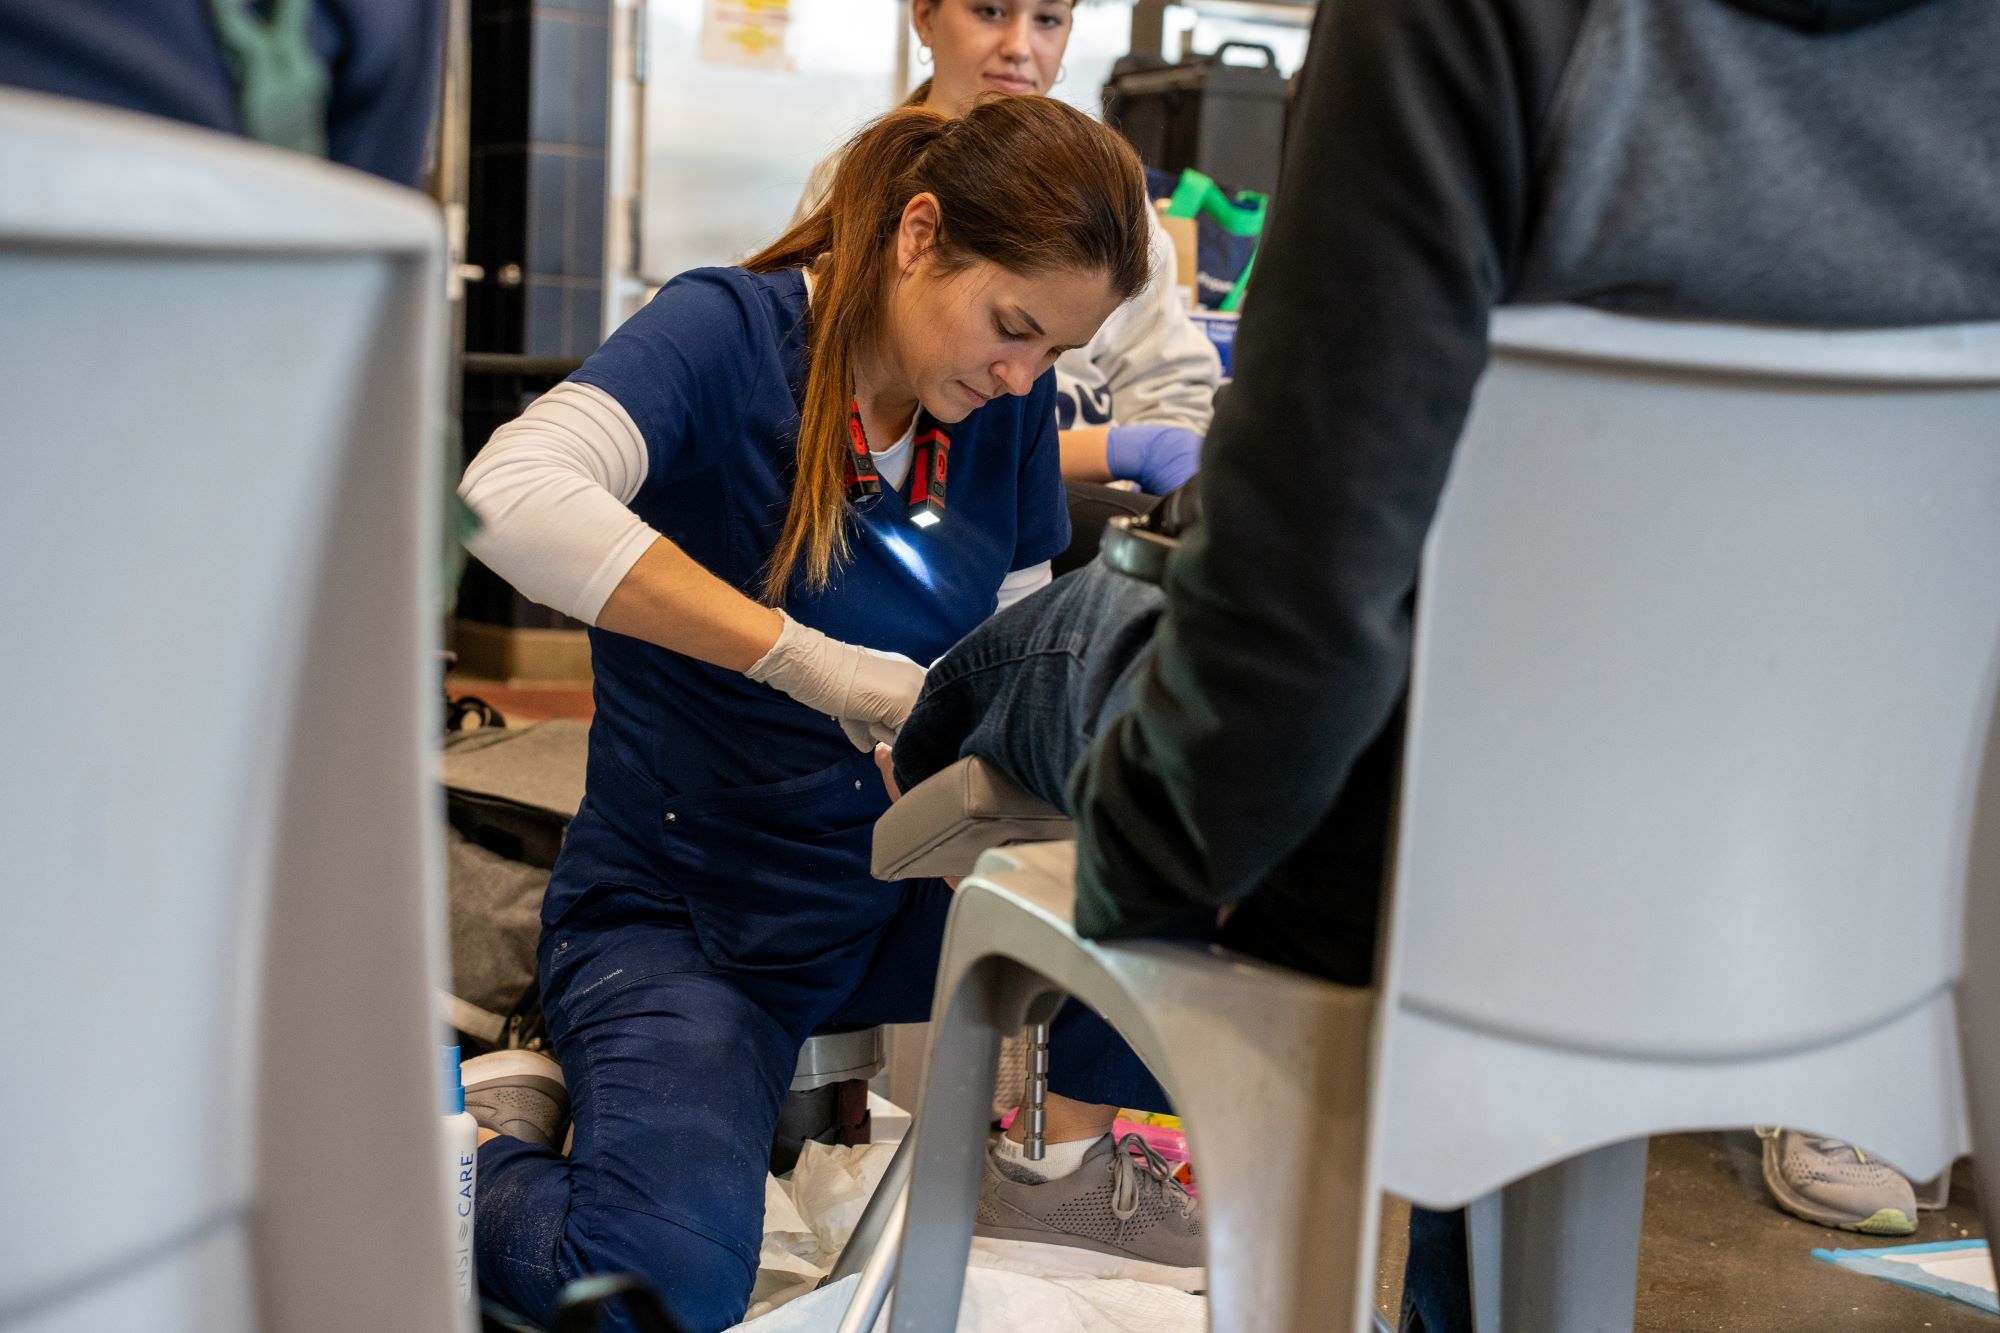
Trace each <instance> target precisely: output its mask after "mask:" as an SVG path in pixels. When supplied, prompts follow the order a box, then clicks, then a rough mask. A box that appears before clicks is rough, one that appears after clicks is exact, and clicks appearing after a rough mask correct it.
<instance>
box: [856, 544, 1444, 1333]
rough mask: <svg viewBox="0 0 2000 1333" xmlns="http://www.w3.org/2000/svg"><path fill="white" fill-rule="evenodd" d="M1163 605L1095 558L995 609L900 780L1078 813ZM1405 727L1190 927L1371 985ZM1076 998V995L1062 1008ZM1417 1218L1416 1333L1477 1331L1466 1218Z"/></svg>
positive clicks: (1085, 1049) (1083, 1053)
mask: <svg viewBox="0 0 2000 1333" xmlns="http://www.w3.org/2000/svg"><path fill="white" fill-rule="evenodd" d="M1163 601H1164V598H1163V595H1162V593H1161V591H1160V590H1159V589H1158V588H1156V587H1153V586H1151V585H1148V584H1145V583H1141V582H1139V581H1137V580H1135V579H1131V578H1127V577H1125V576H1124V575H1121V574H1118V573H1117V572H1115V571H1113V570H1112V569H1110V568H1109V567H1108V566H1106V565H1104V564H1103V563H1102V562H1101V561H1099V562H1097V563H1094V564H1091V565H1088V566H1086V567H1084V568H1083V569H1080V570H1078V571H1077V572H1076V573H1073V574H1070V575H1067V576H1065V577H1063V578H1061V579H1058V580H1057V581H1056V582H1055V583H1054V584H1053V585H1051V586H1050V587H1049V588H1047V589H1045V590H1044V591H1042V592H1040V593H1037V594H1036V595H1035V596H1033V597H1030V598H1027V599H1026V600H1024V601H1022V602H1019V603H1017V604H1015V605H1014V606H1012V607H1010V608H1008V609H1007V610H1006V611H1005V612H1002V613H1001V614H1000V615H996V616H994V617H993V618H992V619H991V620H989V621H987V622H986V623H985V624H984V625H982V626H980V627H979V628H978V629H976V630H974V631H973V632H972V634H970V635H968V636H967V637H966V639H965V640H964V641H963V642H961V643H960V644H959V645H958V646H957V647H956V648H954V649H953V650H952V651H951V652H950V653H948V654H946V656H945V658H944V660H943V661H941V662H939V663H938V664H937V666H936V667H935V668H934V669H933V670H932V672H931V675H930V678H929V680H928V681H927V682H926V683H925V686H924V692H923V695H922V696H921V697H920V698H919V699H918V700H917V705H916V707H915V709H913V710H912V712H911V714H910V720H909V722H908V724H906V725H905V727H904V729H903V733H902V736H901V737H900V738H899V739H898V741H897V744H896V754H895V760H896V775H897V781H898V782H899V783H901V784H902V785H903V786H904V787H905V788H908V787H909V786H910V785H912V784H914V783H915V782H918V781H921V780H922V779H923V778H926V777H928V776H930V775H931V774H932V773H934V772H937V771H938V770H939V769H942V768H944V767H946V766H948V765H950V764H952V763H954V762H956V761H957V760H958V759H960V758H962V757H964V756H966V755H972V754H977V755H979V756H981V757H982V758H985V759H987V760H990V761H991V762H993V763H996V764H998V765H999V766H1000V767H1001V768H1003V769H1005V770H1006V771H1007V772H1008V773H1010V774H1011V775H1012V776H1013V777H1014V778H1015V779H1016V780H1018V781H1020V782H1021V784H1022V785H1023V786H1025V787H1027V788H1028V789H1029V790H1030V791H1032V792H1034V793H1035V794H1036V795H1037V796H1039V797H1041V798H1042V799H1043V800H1045V801H1048V802H1049V803H1050V804H1052V805H1055V806H1057V807H1058V808H1067V803H1066V802H1067V792H1066V787H1067V783H1068V780H1069V775H1070V771H1071V770H1072V769H1073V768H1074V767H1075V765H1076V763H1077V761H1078V760H1079V759H1081V758H1082V756H1083V754H1084V752H1085V751H1086V750H1087V749H1088V748H1089V746H1090V743H1091V741H1092V740H1093V739H1094V738H1095V737H1096V735H1097V734H1098V732H1099V730H1100V729H1101V727H1102V726H1103V724H1104V723H1105V722H1107V721H1108V720H1109V719H1111V718H1112V717H1115V716H1116V715H1117V714H1118V713H1119V712H1121V711H1122V710H1123V709H1124V708H1125V707H1127V706H1128V705H1129V703H1130V700H1131V694H1132V690H1133V688H1134V686H1135V685H1136V683H1137V679H1138V676H1139V673H1140V670H1141V669H1142V668H1143V666H1144V664H1145V661H1146V658H1147V654H1148V652H1149V650H1150V646H1151V641H1152V635H1153V630H1154V627H1155V626H1156V624H1157V623H1158V620H1159V615H1160V610H1161V607H1162V605H1163ZM1401 732H1402V725H1401V717H1400V714H1399V715H1398V716H1397V717H1396V718H1394V719H1392V720H1391V722H1390V724H1389V726H1388V727H1387V728H1386V729H1385V730H1384V733H1383V735H1382V736H1381V737H1379V738H1378V739H1377V741H1376V742H1375V744H1374V745H1372V746H1371V747H1370V748H1369V749H1368V751H1366V752H1365V753H1364V754H1363V756H1362V757H1361V758H1360V759H1359V760H1358V761H1357V762H1356V764H1355V767H1354V770H1353V772H1352V773H1351V775H1350V776H1349V779H1348V782H1347V785H1346V786H1345V787H1344V788H1343V790H1342V792H1341V795H1340V797H1339V799H1338V800H1337V801H1336V802H1335V803H1334V806H1333V808H1332V809H1331V810H1330V811H1329V812H1328V814H1327V817H1326V819H1325V821H1324V823H1322V825H1321V826H1320V827H1319V828H1318V829H1316V830H1315V831H1314V832H1313V833H1312V834H1311V835H1310V836H1309V837H1308V838H1307V840H1306V842H1305V845H1304V846H1303V847H1302V848H1301V850H1300V852H1299V854H1298V855H1297V856H1295V857H1293V858H1292V860H1291V861H1290V862H1289V863H1288V864H1287V865H1286V866H1285V867H1283V868H1282V869H1281V871H1280V872H1279V873H1278V874H1277V875H1276V876H1274V877H1273V880H1272V881H1271V882H1270V883H1269V884H1266V885H1265V886H1263V887H1262V888H1261V889H1260V890H1259V891H1258V892H1257V893H1256V894H1254V895H1252V896H1251V897H1250V898H1249V899H1247V900H1245V901H1244V902H1243V903H1242V904H1240V905H1239V907H1238V909H1237V911H1236V912H1235V914H1234V915H1233V916H1232V917H1231V918H1230V920H1229V922H1228V923H1227V924H1226V925H1225V926H1223V927H1221V928H1220V929H1219V930H1215V929H1214V928H1213V927H1212V926H1210V925H1206V924H1204V923H1201V922H1196V921H1193V920H1190V921H1189V922H1188V923H1187V926H1188V929H1189V930H1190V932H1195V933H1200V932H1203V931H1207V932H1208V933H1213V934H1215V935H1217V936H1218V937H1219V938H1220V939H1221V941H1222V942H1223V943H1225V944H1227V945H1228V946H1230V947H1231V948H1234V949H1238V950H1240V951H1242V952H1244V953H1247V954H1250V955H1252V956H1255V957H1262V958H1268V959H1270V960H1272V961H1274V962H1278V963H1281V964H1283V965H1285V966H1288V967H1293V968H1297V969H1299V970H1302V971H1306V972H1310V973H1312V974H1314V975H1317V976H1323V977H1327V978H1328V979H1330V980H1334V981H1338V982H1342V983H1344V984H1348V985H1366V984H1368V983H1369V982H1370V980H1371V978H1372V974H1373V969H1374V957H1375V948H1376V934H1377V919H1378V913H1379V909H1380V886H1381V884H1382V873H1383V869H1384V861H1385V857H1386V854H1387V833H1388V829H1389V826H1390V807H1391V796H1392V794H1393V792H1394V789H1395V779H1396V769H1397V757H1398V748H1399V746H1398V742H1399V738H1400V736H1401ZM1075 1009H1077V1006H1075V1005H1073V1004H1072V1005H1070V1006H1067V1007H1066V1009H1065V1016H1066V1017H1067V1015H1068V1012H1069V1011H1070V1010H1075ZM1098 1022H1099V1023H1100V1024H1101V1020H1098ZM1093 1039H1094V1034H1091V1033H1089V1032H1087V1031H1086V1032H1084V1033H1083V1034H1081V1035H1079V1036H1078V1037H1076V1038H1074V1039H1072V1040H1071V1041H1070V1042H1069V1043H1068V1046H1067V1049H1066V1051H1060V1050H1059V1048H1056V1047H1054V1046H1053V1045H1052V1049H1051V1065H1052V1072H1053V1071H1054V1070H1058V1069H1061V1068H1062V1067H1063V1066H1064V1065H1065V1064H1066V1063H1067V1061H1068V1060H1069V1059H1071V1058H1077V1059H1082V1060H1088V1059H1089V1058H1090V1052H1091V1046H1092V1042H1093ZM1120 1045H1121V1047H1122V1043H1120ZM1412 1219H1413V1220H1412V1223H1411V1234H1410V1259H1409V1265H1408V1269H1407V1271H1406V1276H1405V1295H1404V1302H1405V1319H1406V1329H1407V1333H1469V1331H1470V1328H1471V1298H1470V1288H1469V1284H1468V1280H1467V1274H1466V1252H1465V1228H1464V1215H1463V1214H1462V1213H1446V1214H1439V1213H1430V1212H1427V1211H1425V1210H1422V1209H1417V1210H1414V1212H1413V1214H1412ZM1408 1321H1416V1322H1408Z"/></svg>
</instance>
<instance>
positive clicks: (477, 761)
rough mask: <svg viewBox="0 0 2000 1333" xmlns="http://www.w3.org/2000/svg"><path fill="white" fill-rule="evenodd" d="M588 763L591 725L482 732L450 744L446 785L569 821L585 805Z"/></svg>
mask: <svg viewBox="0 0 2000 1333" xmlns="http://www.w3.org/2000/svg"><path fill="white" fill-rule="evenodd" d="M589 757H590V724H589V723H587V722H574V721H571V720H569V719H567V718H557V719H555V720H553V721H549V722H538V723H536V724H535V725H534V726H532V727H492V728H482V729H481V730H479V731H474V732H469V733H467V734H466V735H464V736H462V737H453V738H451V739H450V740H448V741H447V742H446V748H445V752H444V761H443V777H444V785H445V786H447V787H450V788H451V789H452V790H453V791H462V792H470V793H472V794H473V795H475V796H489V797H492V798H493V799H495V800H501V801H512V802H514V803H515V804H516V805H525V806H528V807H530V808H532V809H536V810H547V811H549V812H550V813H552V814H558V815H561V816H563V817H564V818H565V819H570V818H574V817H575V815H576V811H577V807H578V806H580V805H582V804H583V775H584V770H585V768H586V767H588V764H589Z"/></svg>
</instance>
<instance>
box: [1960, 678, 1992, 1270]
mask: <svg viewBox="0 0 2000 1333" xmlns="http://www.w3.org/2000/svg"><path fill="white" fill-rule="evenodd" d="M1979 788H1980V790H1979V796H1978V798H1977V799H1976V801H1975V803H1974V806H1973V808H1974V809H1975V810H1976V811H1977V812H1978V814H1977V815H1976V816H1975V818H1974V820H1973V831H1972V849H1971V852H1972V854H1971V858H1970V866H1969V870H1970V873H1969V874H1968V875H1967V877H1966V885H1965V955H1964V959H1965V961H1964V964H1963V969H1962V972H1961V975H1960V979H1959V984H1958V1014H1959V1017H1958V1022H1959V1053H1960V1058H1961V1059H1962V1060H1963V1062H1964V1066H1965V1100H1966V1109H1967V1111H1968V1112H1969V1114H1970V1116H1971V1121H1972V1123H1971V1126H1970V1128H1971V1131H1972V1170H1973V1174H1974V1175H1975V1176H1976V1177H1977V1179H1978V1181H1979V1209H1980V1212H1981V1213H1982V1214H1983V1217H1982V1220H1983V1221H1984V1222H1985V1226H1986V1234H1987V1235H1988V1236H1991V1237H1993V1238H1994V1239H1995V1243H2000V707H1996V708H1995V709H1994V711H1993V716H1992V719H1991V721H1990V723H1989V725H1988V729H1987V737H1986V751H1985V760H1984V762H1983V764H1982V768H1981V776H1980V782H1979ZM1988 1257H1989V1259H1995V1257H1994V1256H1993V1255H1992V1254H1991V1253H1990V1252H1989V1255H1988ZM1994 1270H1995V1272H1996V1273H2000V1259H1995V1261H1994Z"/></svg>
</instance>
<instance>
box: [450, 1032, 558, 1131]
mask: <svg viewBox="0 0 2000 1333" xmlns="http://www.w3.org/2000/svg"><path fill="white" fill-rule="evenodd" d="M458 1076H459V1080H460V1082H462V1083H463V1084H464V1085H465V1109H466V1110H468V1111H470V1112H472V1118H473V1119H474V1120H476V1121H478V1122H479V1125H480V1128H482V1129H490V1130H493V1131H495V1132H497V1133H500V1134H505V1135H507V1136H508V1137H509V1138H516V1139H520V1140H522V1141H523V1142H526V1143H536V1144H540V1145H541V1146H542V1147H544V1148H554V1147H557V1146H559V1145H560V1144H561V1143H562V1133H563V1126H564V1125H566V1124H567V1123H568V1122H569V1092H568V1090H567V1089H566V1088H564V1086H563V1075H562V1066H561V1065H559V1064H557V1063H556V1062H555V1061H554V1060H551V1059H549V1057H548V1056H546V1055H542V1054H540V1053H538V1052H536V1051H494V1052H493V1053H492V1054H490V1055H476V1056H474V1057H473V1058H472V1059H470V1060H467V1061H466V1062H465V1063H463V1064H461V1065H460V1066H459V1067H458Z"/></svg>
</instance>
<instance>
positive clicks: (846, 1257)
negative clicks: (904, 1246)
mask: <svg viewBox="0 0 2000 1333" xmlns="http://www.w3.org/2000/svg"><path fill="white" fill-rule="evenodd" d="M915 1155H916V1154H915V1151H914V1150H913V1149H912V1147H911V1144H910V1139H909V1136H907V1135H905V1136H904V1138H903V1141H902V1142H901V1143H899V1144H897V1145H896V1151H895V1153H894V1154H893V1155H892V1156H891V1157H890V1158H889V1165H888V1168H887V1169H886V1170H884V1171H883V1172H882V1179H881V1181H880V1182H879V1183H877V1184H876V1186H875V1192H874V1193H873V1194H871V1195H870V1196H868V1204H867V1206H866V1207H864V1208H863V1209H862V1210H861V1217H860V1220H859V1221H857V1222H855V1224H854V1230H853V1232H852V1233H850V1234H849V1235H848V1237H847V1244H845V1245H843V1246H841V1248H840V1257H839V1258H838V1259H836V1260H834V1262H833V1271H831V1272H830V1273H828V1274H827V1275H826V1281H825V1282H823V1283H821V1284H820V1285H821V1286H828V1285H831V1284H832V1283H835V1282H838V1281H840V1280H841V1279H842V1278H844V1277H847V1276H848V1275H849V1274H852V1273H859V1272H860V1271H861V1270H862V1268H863V1267H865V1266H866V1265H867V1263H868V1260H869V1257H870V1256H871V1255H873V1254H874V1253H875V1251H876V1250H877V1249H880V1248H881V1247H883V1246H885V1245H886V1246H888V1247H889V1248H891V1249H894V1248H895V1246H896V1242H897V1235H896V1230H895V1228H894V1227H893V1226H891V1224H890V1218H891V1216H892V1215H894V1216H897V1217H900V1216H901V1213H900V1211H899V1209H898V1203H899V1201H900V1200H901V1199H902V1197H903V1194H904V1192H905V1191H906V1190H908V1189H909V1186H910V1162H911V1160H912V1159H913V1158H914V1157H915Z"/></svg>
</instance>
